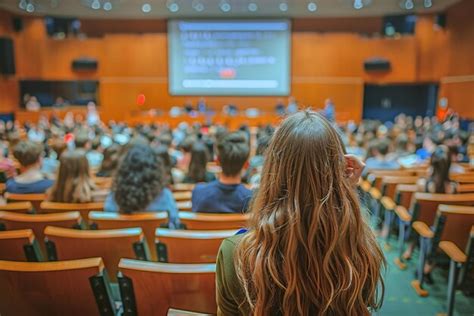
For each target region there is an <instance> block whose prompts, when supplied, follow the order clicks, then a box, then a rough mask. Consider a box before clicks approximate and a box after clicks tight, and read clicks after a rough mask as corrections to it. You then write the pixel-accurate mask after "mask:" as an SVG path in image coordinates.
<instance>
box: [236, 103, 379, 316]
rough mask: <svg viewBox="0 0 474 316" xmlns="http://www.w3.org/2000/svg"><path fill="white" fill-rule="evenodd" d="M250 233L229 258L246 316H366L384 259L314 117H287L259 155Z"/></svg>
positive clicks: (327, 128)
mask: <svg viewBox="0 0 474 316" xmlns="http://www.w3.org/2000/svg"><path fill="white" fill-rule="evenodd" d="M266 155H267V156H266V160H265V164H264V167H263V172H262V178H261V184H260V189H259V191H258V193H257V194H256V196H255V198H254V200H253V203H252V206H251V210H250V211H251V214H252V215H251V221H250V225H249V231H248V232H247V233H246V234H245V236H244V237H243V238H242V240H241V241H240V243H239V244H238V246H237V249H236V253H235V266H236V272H237V275H238V278H239V280H240V283H241V285H242V287H243V292H244V294H245V298H246V299H245V301H244V302H242V305H241V307H244V309H247V308H248V309H249V313H250V314H252V315H258V316H261V315H337V316H340V315H354V316H362V315H370V311H371V310H376V309H378V308H379V307H380V306H381V303H382V300H383V292H384V285H383V280H382V275H381V273H382V270H383V267H384V266H385V258H384V256H383V254H382V252H381V250H380V248H379V246H378V244H377V242H376V239H375V236H374V234H373V233H372V231H371V229H370V227H369V226H368V224H367V222H366V218H365V216H364V215H363V213H362V211H361V208H360V206H359V202H358V197H357V194H356V190H355V188H354V186H353V184H352V183H351V181H350V179H348V178H347V173H346V172H345V170H346V166H345V159H344V147H343V144H342V141H341V139H340V137H339V135H338V133H337V131H336V130H335V128H334V127H333V126H331V124H330V123H329V122H328V121H327V120H326V119H325V118H323V117H322V116H321V115H320V114H318V113H316V112H312V111H309V110H307V111H303V112H299V113H296V114H294V115H292V116H290V117H288V118H287V119H286V120H285V121H284V122H283V123H282V125H281V126H280V128H279V129H278V130H277V131H276V133H275V135H274V136H273V138H272V141H271V143H270V146H269V148H268V150H267V152H266Z"/></svg>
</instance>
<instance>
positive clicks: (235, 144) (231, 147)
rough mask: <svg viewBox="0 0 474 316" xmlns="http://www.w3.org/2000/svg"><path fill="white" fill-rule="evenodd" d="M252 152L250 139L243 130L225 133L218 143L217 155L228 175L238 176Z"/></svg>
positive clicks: (224, 172) (223, 171) (224, 171)
mask: <svg viewBox="0 0 474 316" xmlns="http://www.w3.org/2000/svg"><path fill="white" fill-rule="evenodd" d="M249 153H250V147H249V143H248V139H247V137H246V135H245V133H243V132H234V133H229V134H226V135H224V136H223V137H222V138H220V139H219V140H218V143H217V156H218V158H219V162H220V164H221V167H222V173H223V174H224V175H226V176H236V175H238V174H239V173H240V171H242V168H243V167H244V164H245V162H246V161H247V159H248V157H249Z"/></svg>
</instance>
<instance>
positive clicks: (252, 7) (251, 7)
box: [248, 2, 258, 12]
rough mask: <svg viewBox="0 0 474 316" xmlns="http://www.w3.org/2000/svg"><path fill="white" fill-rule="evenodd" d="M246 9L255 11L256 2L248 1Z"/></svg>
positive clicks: (256, 7) (256, 8)
mask: <svg viewBox="0 0 474 316" xmlns="http://www.w3.org/2000/svg"><path fill="white" fill-rule="evenodd" d="M248 9H249V11H251V12H255V11H257V10H258V6H257V4H256V3H253V2H250V3H249V5H248Z"/></svg>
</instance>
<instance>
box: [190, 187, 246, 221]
mask: <svg viewBox="0 0 474 316" xmlns="http://www.w3.org/2000/svg"><path fill="white" fill-rule="evenodd" d="M251 197H252V191H251V190H249V189H247V188H246V187H245V186H243V185H242V184H223V183H221V182H219V181H218V180H216V181H212V182H210V183H200V184H197V185H196V187H195V188H194V190H193V195H192V198H191V200H192V210H193V212H199V213H244V212H246V211H247V208H248V204H249V201H250V199H251Z"/></svg>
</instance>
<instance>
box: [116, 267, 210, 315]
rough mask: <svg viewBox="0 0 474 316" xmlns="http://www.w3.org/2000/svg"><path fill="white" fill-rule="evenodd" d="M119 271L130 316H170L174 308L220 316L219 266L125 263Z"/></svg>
mask: <svg viewBox="0 0 474 316" xmlns="http://www.w3.org/2000/svg"><path fill="white" fill-rule="evenodd" d="M119 270H120V274H119V286H120V293H121V296H122V301H123V307H124V311H125V314H126V315H137V314H138V315H166V314H167V312H168V310H169V309H170V308H176V309H182V310H187V311H193V312H199V313H208V314H216V313H217V306H216V298H215V297H216V282H215V271H216V265H215V264H172V263H158V262H145V261H137V260H129V259H122V260H120V264H119Z"/></svg>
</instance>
